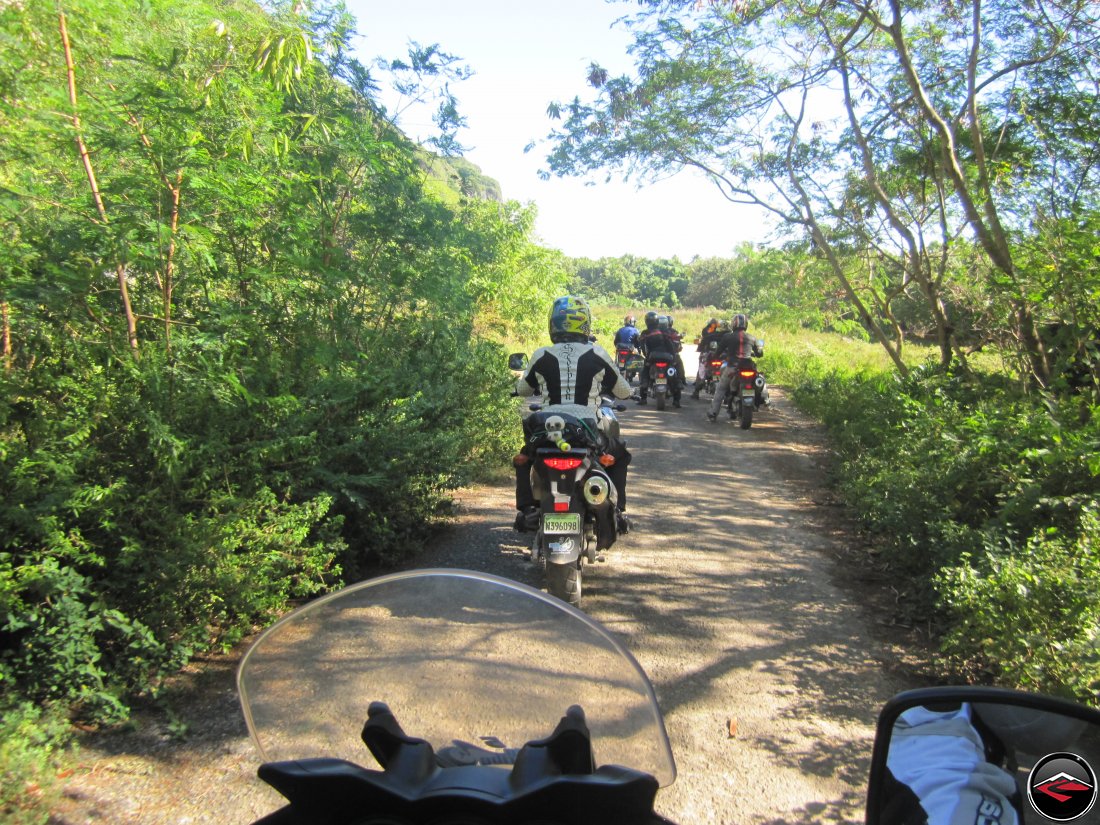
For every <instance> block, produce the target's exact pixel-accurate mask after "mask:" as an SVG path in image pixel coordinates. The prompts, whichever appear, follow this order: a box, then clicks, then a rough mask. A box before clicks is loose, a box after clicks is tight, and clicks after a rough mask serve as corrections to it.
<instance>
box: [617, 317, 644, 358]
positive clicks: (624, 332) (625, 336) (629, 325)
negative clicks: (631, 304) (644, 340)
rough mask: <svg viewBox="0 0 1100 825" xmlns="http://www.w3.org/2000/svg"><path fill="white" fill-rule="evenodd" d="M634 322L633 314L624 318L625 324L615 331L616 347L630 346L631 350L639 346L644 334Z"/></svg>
mask: <svg viewBox="0 0 1100 825" xmlns="http://www.w3.org/2000/svg"><path fill="white" fill-rule="evenodd" d="M634 323H635V320H634V316H633V315H627V316H626V317H625V318H623V325H622V326H621V327H620V328H619V331H618V332H616V333H615V346H616V347H630V351H631V352H633V351H634V350H636V349H637V348H638V342H639V341H640V340H641V337H642V334H641V333H640V332H639V331H638V328H637V327H636V326H635V325H634Z"/></svg>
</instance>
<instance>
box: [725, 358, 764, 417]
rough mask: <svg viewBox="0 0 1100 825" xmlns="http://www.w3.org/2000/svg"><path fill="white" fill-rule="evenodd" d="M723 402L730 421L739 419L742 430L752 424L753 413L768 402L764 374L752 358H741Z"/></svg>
mask: <svg viewBox="0 0 1100 825" xmlns="http://www.w3.org/2000/svg"><path fill="white" fill-rule="evenodd" d="M725 403H726V410H727V412H728V413H729V417H730V421H740V422H741V429H742V430H747V429H748V428H749V427H751V426H752V416H753V413H754V412H756V410H758V409H761V408H762V407H763V406H764V405H765V404H767V403H768V402H767V385H766V382H765V381H764V376H763V375H762V374H761V373H760V371H759V370H758V369H757V368H756V362H755V361H754V360H753V359H751V358H742V359H741V363H740V365H739V366H738V367H737V374H736V375H735V376H734V380H732V381H730V386H729V389H728V390H727V391H726V398H725Z"/></svg>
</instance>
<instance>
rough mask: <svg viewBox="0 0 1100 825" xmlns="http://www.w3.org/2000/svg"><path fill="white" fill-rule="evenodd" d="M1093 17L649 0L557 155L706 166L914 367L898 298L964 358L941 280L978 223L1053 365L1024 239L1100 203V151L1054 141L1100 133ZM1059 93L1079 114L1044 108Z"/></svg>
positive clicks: (1015, 304)
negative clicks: (632, 64) (1098, 156)
mask: <svg viewBox="0 0 1100 825" xmlns="http://www.w3.org/2000/svg"><path fill="white" fill-rule="evenodd" d="M1096 24H1097V19H1096V8H1095V6H1094V5H1093V4H1089V3H1087V2H1084V0H1078V1H1077V2H1073V3H1070V4H1061V3H1046V2H1039V3H1034V4H1024V5H1020V4H1017V3H1009V2H995V3H984V4H979V3H977V2H974V3H950V4H947V5H943V4H919V5H918V6H916V7H910V8H907V9H906V10H904V11H903V10H902V9H901V7H900V3H898V2H896V0H895V1H894V2H891V3H889V4H888V8H887V9H885V10H883V9H882V8H880V6H879V5H876V4H868V3H863V2H859V1H858V0H853V1H852V2H843V3H833V2H829V3H813V4H809V5H805V4H802V5H799V4H791V3H726V2H710V3H703V4H697V3H686V2H647V3H645V4H643V8H642V9H641V11H640V12H638V13H637V14H636V15H634V16H633V17H631V18H629V22H628V25H629V26H630V28H631V30H632V31H633V33H634V36H635V45H634V49H633V53H634V55H635V56H636V60H637V66H636V71H635V73H634V74H633V76H622V77H616V78H611V77H609V75H608V73H607V72H606V71H603V70H601V69H600V68H599V67H598V66H596V67H593V68H592V69H591V70H590V71H589V74H588V79H589V82H590V84H591V85H593V86H594V87H596V89H597V95H596V98H595V100H594V101H592V102H583V101H582V100H580V99H579V98H578V99H576V100H574V101H573V102H572V103H569V104H566V105H555V106H552V107H551V113H552V114H557V115H561V116H563V117H564V120H563V122H562V124H561V126H560V128H559V129H558V130H557V131H556V132H555V133H554V135H553V138H554V139H555V140H556V147H555V148H554V150H553V151H552V152H551V154H550V156H549V165H550V169H551V171H553V172H555V173H557V174H563V175H564V174H584V173H587V172H589V171H591V170H594V169H597V168H604V167H610V168H618V169H623V170H628V171H629V172H630V173H632V174H640V175H647V174H648V175H663V174H667V173H668V172H670V171H676V170H678V169H682V168H684V167H693V168H697V169H700V170H702V171H703V172H704V173H706V174H707V175H708V176H710V178H711V179H712V180H713V181H714V182H715V184H716V185H717V186H718V187H719V188H720V189H721V191H722V192H723V193H724V194H725V195H726V196H727V197H728V198H729V199H730V200H732V201H736V202H741V203H750V204H756V205H757V206H759V207H761V208H762V209H764V210H766V211H767V212H768V213H770V214H771V215H772V216H773V217H774V218H775V219H777V220H778V221H779V222H780V223H781V224H782V225H785V226H787V227H788V228H789V229H790V230H791V231H792V232H793V233H795V235H796V237H801V238H804V239H806V240H808V241H809V242H811V243H812V244H813V248H814V251H815V253H816V254H819V255H821V256H822V259H823V260H824V261H825V262H827V264H828V265H829V268H830V270H831V272H832V276H833V277H834V278H835V279H836V281H837V283H838V284H839V285H840V286H841V288H842V289H843V291H844V293H845V295H846V296H847V299H848V300H849V302H850V303H851V304H852V306H853V307H854V309H855V311H856V313H857V315H858V317H859V319H860V321H861V323H863V324H864V326H865V327H866V328H867V329H868V330H869V331H870V332H871V334H872V335H873V336H874V337H875V338H876V339H877V340H878V341H879V342H880V343H881V344H882V345H883V346H884V347H885V348H886V349H887V351H888V352H889V353H890V355H891V357H892V358H893V360H894V363H895V365H896V366H897V369H898V370H899V371H900V372H902V373H905V372H906V370H907V368H906V366H905V364H904V361H903V360H902V357H901V353H902V344H903V337H904V328H903V325H902V324H901V323H900V322H899V320H898V319H897V318H896V317H895V314H894V305H895V302H896V301H898V300H901V299H903V298H904V299H907V300H914V299H918V298H919V299H920V300H921V301H922V302H923V303H924V305H925V314H926V316H927V317H928V318H930V319H931V323H932V326H933V328H934V330H935V336H936V338H937V340H938V342H939V344H940V349H941V360H942V361H943V362H944V363H948V362H949V361H951V360H952V359H953V358H961V357H962V354H961V352H960V349H959V345H958V340H957V337H956V334H955V333H956V329H955V323H954V321H953V320H952V318H951V317H950V315H949V307H948V305H947V304H946V303H945V301H944V298H943V291H944V288H945V280H944V279H945V278H946V276H947V274H948V273H949V272H951V271H952V270H953V268H954V267H953V266H952V265H951V262H950V258H951V254H952V249H953V247H954V245H955V243H956V242H957V241H958V239H959V238H960V237H963V236H964V235H973V236H974V238H975V239H976V241H977V244H978V248H980V249H981V250H982V252H983V254H984V255H985V258H986V260H987V264H988V265H987V266H985V267H984V268H983V269H981V270H979V271H978V273H977V274H979V275H982V276H983V277H984V278H985V281H984V286H985V289H986V291H987V292H988V293H992V294H996V295H997V296H1000V297H1001V298H1002V299H1003V300H1004V302H1005V303H1006V304H1007V305H1008V307H1009V308H1010V310H1011V317H1012V324H1011V325H1002V326H1004V328H1005V333H1004V334H1003V335H1002V336H1001V338H1002V340H1008V339H1009V338H1012V339H1013V340H1015V341H1016V342H1018V343H1017V345H1018V347H1019V350H1020V352H1021V354H1022V356H1023V358H1024V359H1025V361H1026V363H1027V365H1028V367H1027V371H1028V372H1030V373H1031V374H1033V375H1034V376H1035V378H1036V379H1037V380H1038V381H1039V382H1040V383H1043V384H1046V383H1048V382H1049V379H1050V364H1049V359H1048V358H1047V356H1046V353H1045V351H1044V347H1043V345H1042V342H1041V340H1040V339H1039V336H1038V334H1037V323H1036V320H1035V316H1036V314H1037V313H1042V312H1045V311H1047V310H1046V307H1045V305H1044V304H1043V302H1042V300H1041V299H1040V297H1039V295H1040V293H1041V292H1042V291H1043V289H1042V288H1041V287H1039V284H1036V283H1035V282H1034V280H1033V278H1032V277H1031V274H1030V273H1027V272H1024V271H1022V269H1021V267H1020V266H1019V265H1018V263H1017V261H1016V259H1015V257H1014V256H1015V255H1016V254H1017V252H1016V251H1017V249H1018V248H1019V244H1020V243H1021V239H1022V238H1023V237H1027V235H1028V234H1029V233H1032V234H1033V233H1034V231H1035V228H1036V225H1037V224H1036V221H1035V218H1036V212H1037V207H1041V205H1042V204H1043V203H1044V202H1046V201H1050V202H1052V203H1055V204H1058V205H1059V207H1060V208H1061V211H1063V212H1064V211H1065V206H1064V204H1066V203H1067V202H1072V203H1074V204H1075V209H1076V210H1078V212H1080V210H1082V209H1085V208H1093V205H1094V204H1095V193H1096V184H1097V181H1096V174H1095V171H1094V170H1095V167H1094V166H1093V165H1092V164H1091V161H1090V158H1091V157H1092V156H1093V152H1092V150H1091V149H1089V150H1086V151H1085V152H1084V153H1083V162H1080V163H1078V162H1076V161H1066V162H1063V161H1061V160H1059V159H1057V158H1056V156H1055V155H1054V154H1053V153H1052V152H1051V151H1050V149H1051V148H1052V147H1054V146H1056V145H1057V146H1059V147H1068V146H1071V145H1074V141H1076V140H1080V139H1081V138H1082V137H1083V136H1084V134H1092V135H1095V131H1094V130H1093V126H1094V119H1093V118H1092V116H1091V115H1089V114H1086V111H1087V110H1088V106H1087V104H1088V103H1091V104H1095V102H1096V91H1095V84H1094V83H1092V82H1091V80H1090V78H1091V68H1090V67H1091V66H1093V65H1095V61H1094V44H1093V40H1092V39H1091V37H1090V32H1092V31H1094V29H1095V26H1096ZM1059 105H1064V106H1067V107H1068V108H1067V112H1068V113H1069V114H1071V115H1072V116H1071V117H1068V118H1067V119H1065V120H1060V119H1058V118H1054V117H1050V118H1049V119H1047V118H1043V119H1040V118H1042V114H1041V113H1044V112H1053V111H1057V110H1058V109H1057V107H1058V106H1059ZM1092 108H1093V109H1095V106H1093V107H1092ZM1037 115H1038V116H1037ZM1067 187H1068V189H1069V191H1071V192H1073V193H1074V195H1073V197H1072V198H1066V197H1065V196H1064V191H1065V190H1066V188H1067ZM1043 280H1045V281H1046V283H1047V284H1049V283H1050V281H1049V280H1046V279H1043ZM1037 287H1039V288H1037Z"/></svg>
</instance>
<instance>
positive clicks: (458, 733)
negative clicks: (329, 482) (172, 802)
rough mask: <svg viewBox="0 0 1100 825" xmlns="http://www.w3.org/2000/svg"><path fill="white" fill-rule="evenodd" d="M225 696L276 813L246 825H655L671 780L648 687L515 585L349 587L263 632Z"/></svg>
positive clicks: (454, 579) (590, 633)
mask: <svg viewBox="0 0 1100 825" xmlns="http://www.w3.org/2000/svg"><path fill="white" fill-rule="evenodd" d="M237 687H238V692H239V695H240V701H241V707H242V710H243V712H244V716H245V720H246V722H247V725H248V730H249V733H250V734H251V736H252V739H253V741H254V742H255V744H256V748H257V750H258V751H259V753H260V756H261V758H262V759H263V760H264V764H263V765H261V767H260V769H259V775H260V778H261V779H263V781H265V782H267V783H268V784H269V785H271V786H272V787H273V788H275V789H276V790H277V791H278V792H279V793H280V794H282V795H283V796H284V797H285V798H286V800H287V804H286V805H285V806H284V807H282V808H280V809H279V810H277V811H275V812H274V813H272V814H270V815H268V816H267V817H265V818H263V819H261V820H259V822H258V823H257V825H260V823H262V825H305V823H310V825H318V823H326V824H327V825H369V824H370V823H377V825H382V823H386V824H387V825H388V824H389V823H405V825H420V823H433V825H443V823H485V824H486V825H488V824H489V823H531V822H540V823H577V825H599V824H600V823H624V825H625V823H631V824H632V825H633V824H634V823H654V825H658V823H667V822H668V821H667V820H664V819H662V818H661V817H659V816H658V815H657V814H655V813H654V811H653V802H654V799H655V798H656V794H657V790H658V788H659V787H660V786H663V785H669V784H671V783H672V782H673V781H674V779H675V776H676V765H675V761H674V759H673V757H672V749H671V747H670V745H669V741H668V734H667V733H666V732H665V727H664V721H663V719H662V717H661V713H660V710H659V708H658V706H657V701H656V697H655V694H654V691H653V686H652V685H651V684H650V682H649V679H648V678H647V677H646V675H645V672H644V671H643V670H642V669H641V667H640V666H639V665H638V663H637V662H636V661H635V660H634V657H633V656H631V654H630V653H629V652H628V651H627V650H626V649H625V648H624V647H623V646H622V644H621V643H620V642H618V641H617V640H616V639H615V637H613V636H612V635H611V633H610V632H608V631H607V630H606V629H605V628H604V627H603V626H602V625H600V624H598V623H597V622H595V621H593V620H592V619H590V618H588V617H587V616H585V615H584V614H583V613H581V612H580V611H579V610H575V609H574V608H571V607H569V606H568V605H566V604H564V603H563V602H561V601H560V600H558V599H555V598H551V597H549V596H547V595H546V594H544V593H542V592H540V591H538V590H534V589H533V588H530V587H527V586H525V585H521V584H518V583H516V582H512V581H508V580H506V579H501V578H497V577H495V576H489V575H486V574H482V573H476V572H472V571H465V570H424V571H415V572H411V573H397V574H393V575H389V576H385V577H382V578H379V579H373V580H370V581H367V582H363V583H361V584H358V585H353V586H351V587H348V588H346V589H344V590H341V591H339V592H336V593H333V594H330V595H328V596H325V597H322V598H320V599H317V600H316V601H313V602H311V603H309V604H307V605H305V606H304V607H301V608H299V609H298V610H296V611H294V612H293V613H290V614H289V615H287V616H286V617H284V618H283V619H282V620H280V621H279V622H278V623H277V624H275V625H274V626H273V627H271V628H270V629H269V630H267V631H265V632H264V633H263V634H262V635H261V636H260V637H259V638H258V639H257V640H256V642H255V643H254V644H253V645H252V647H251V648H250V649H249V650H248V652H247V653H246V654H245V656H244V658H243V660H242V662H241V665H240V668H239V670H238V674H237ZM559 717H560V718H559ZM364 722H365V726H364ZM403 723H404V724H407V725H408V726H409V734H406V733H405V730H404V728H403V727H402V724H403ZM555 724H556V727H555ZM410 734H411V735H410ZM363 745H365V746H366V753H365V752H364V750H363ZM368 753H369V755H370V756H372V757H373V758H374V761H375V762H377V765H378V768H380V770H379V769H378V768H374V767H370V768H368V767H362V766H360V763H361V762H363V761H365V760H366V758H367V754H368ZM597 757H598V758H599V760H600V761H599V762H598V763H597Z"/></svg>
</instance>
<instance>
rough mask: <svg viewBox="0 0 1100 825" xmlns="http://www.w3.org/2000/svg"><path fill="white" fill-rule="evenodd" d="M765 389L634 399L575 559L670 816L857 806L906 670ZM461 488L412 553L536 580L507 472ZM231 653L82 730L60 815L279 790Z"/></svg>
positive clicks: (798, 424) (813, 813) (168, 806)
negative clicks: (245, 707) (645, 735)
mask: <svg viewBox="0 0 1100 825" xmlns="http://www.w3.org/2000/svg"><path fill="white" fill-rule="evenodd" d="M689 360H690V359H689ZM772 401H773V404H772V408H771V409H769V410H766V411H764V412H761V413H759V414H758V415H757V418H756V419H755V421H754V423H753V426H752V428H751V429H750V430H741V429H740V428H739V427H738V426H737V425H736V424H732V423H729V422H727V421H725V420H724V416H722V417H720V418H719V422H718V423H715V424H712V423H710V422H708V421H707V420H706V419H705V416H704V412H705V409H706V407H705V404H704V402H702V401H693V400H691V399H690V398H689V397H687V396H685V398H684V406H683V409H679V410H676V409H671V408H670V409H668V410H666V411H664V412H658V411H657V410H656V409H655V407H654V406H653V405H652V403H651V404H650V405H649V406H646V407H640V406H635V405H634V404H633V403H632V402H628V405H629V409H628V410H627V411H626V412H624V413H622V414H621V419H622V422H623V428H624V435H625V436H626V438H627V440H628V445H629V447H630V449H631V450H632V452H633V454H634V461H633V463H632V465H631V469H630V486H629V501H628V505H629V506H628V510H629V511H630V513H631V515H632V516H633V517H634V520H635V530H633V531H632V532H631V533H630V534H629V535H627V536H625V537H624V538H623V539H621V540H620V542H619V543H617V544H616V545H615V547H614V548H612V550H611V551H609V552H608V553H607V554H606V559H607V560H606V562H605V563H602V564H597V565H594V566H588V567H586V568H585V575H584V582H583V584H584V592H583V604H582V607H583V609H584V610H585V611H586V612H587V613H589V614H590V615H592V616H593V617H595V618H596V619H597V620H599V621H600V622H602V623H604V624H605V625H606V626H607V627H608V628H610V629H611V630H612V631H613V632H614V633H616V634H618V636H619V637H620V638H621V639H622V640H623V641H624V642H625V644H626V646H627V647H628V648H629V649H630V650H631V651H632V652H633V653H634V654H635V656H636V657H637V659H638V661H639V662H640V663H641V665H642V667H643V668H644V669H645V671H646V672H647V673H648V674H649V676H650V678H651V680H652V681H653V683H654V686H655V688H656V693H657V697H658V700H659V702H660V705H661V709H662V711H663V712H664V715H665V722H666V725H667V728H668V733H669V737H670V739H671V742H672V748H673V752H674V754H675V757H676V761H677V768H678V778H677V781H676V782H675V784H673V785H672V786H671V787H669V788H665V789H663V790H662V791H661V792H660V794H659V795H658V810H659V812H660V813H662V814H663V815H665V816H667V817H669V818H671V819H673V820H674V821H676V822H678V823H681V825H688V824H689V823H760V824H761V825H763V824H764V823H809V822H814V823H822V822H853V823H854V822H861V821H862V817H863V807H862V806H863V793H864V789H865V784H866V776H867V769H868V766H869V763H870V750H871V742H872V738H873V730H874V720H875V717H876V714H877V710H878V708H879V707H881V705H882V704H883V702H885V701H886V699H887V698H889V697H890V696H891V695H893V694H894V693H896V692H898V691H899V690H903V689H905V688H907V687H912V686H914V685H913V684H907V683H906V679H905V677H904V676H899V675H898V670H897V668H896V667H895V664H896V662H897V660H898V659H899V657H900V656H901V655H902V651H901V650H899V649H896V648H895V647H894V646H893V645H892V644H891V643H890V642H888V641H886V639H885V637H884V636H883V635H882V634H881V633H879V632H877V629H878V628H877V618H876V616H875V614H874V613H873V612H871V611H869V610H867V609H866V603H865V600H864V598H863V593H861V588H865V587H867V585H866V583H861V582H860V581H858V580H857V579H858V577H853V575H852V572H853V570H856V569H857V568H855V567H853V565H852V563H851V561H850V556H849V554H848V553H847V550H848V548H849V544H850V542H851V541H852V538H851V535H852V534H851V533H850V531H849V530H848V529H847V528H846V527H845V525H844V523H843V513H842V510H841V509H840V508H837V507H835V506H833V505H832V504H831V503H830V502H829V500H828V494H827V492H826V491H825V489H824V480H823V479H824V462H825V461H826V458H827V457H826V454H825V452H824V446H823V440H822V434H821V432H820V429H819V428H818V427H817V426H816V425H815V424H814V423H813V422H811V421H810V420H808V419H806V418H805V417H804V416H802V415H801V414H799V413H798V412H797V411H796V410H795V409H793V407H792V406H791V405H790V404H789V402H788V400H787V399H786V398H785V396H784V394H783V392H782V391H781V390H778V389H776V390H773V392H772ZM459 504H460V508H459V509H460V514H459V516H458V518H457V520H456V523H455V524H454V525H453V527H452V528H450V529H448V530H446V531H444V533H443V534H441V536H440V538H439V541H438V542H437V543H436V544H435V546H434V547H433V548H432V549H431V550H430V551H429V552H427V553H426V554H424V555H423V556H422V557H420V558H418V559H417V560H416V564H415V566H417V567H433V566H440V567H464V568H470V569H476V570H482V571H486V572H491V573H495V574H497V575H502V576H505V577H508V578H512V579H516V580H518V581H522V582H525V583H527V584H531V585H533V586H536V587H538V586H541V585H542V584H543V582H542V581H541V573H540V571H538V569H537V568H536V567H534V566H533V565H531V564H530V562H529V561H528V560H527V553H528V543H529V542H528V540H527V536H526V535H521V534H517V533H515V532H513V531H512V529H511V522H512V516H513V513H514V511H513V509H512V506H513V492H512V489H511V485H503V486H481V487H476V488H471V489H468V490H464V491H462V493H461V495H460V496H459ZM875 586H878V585H875ZM235 664H236V660H235V658H234V657H221V658H215V659H212V660H208V661H206V662H205V663H203V664H202V666H200V667H197V668H194V669H193V670H192V672H191V674H190V675H189V676H188V677H187V679H185V680H184V684H185V687H184V688H183V689H182V692H181V693H178V694H177V698H176V699H175V700H174V705H173V706H174V709H175V714H176V717H175V719H176V721H175V724H174V725H173V724H169V723H168V722H167V721H166V720H165V719H164V718H163V716H161V717H157V716H149V717H145V718H143V719H140V720H139V722H141V724H139V726H138V728H137V730H136V731H133V732H130V733H126V734H115V735H112V736H96V737H91V738H90V739H89V740H88V742H87V744H86V745H85V750H84V754H83V758H82V759H81V763H80V765H79V766H78V767H77V768H76V770H75V772H74V773H73V774H72V775H71V776H69V777H68V778H67V780H66V783H67V784H66V790H65V798H64V799H63V801H62V803H61V804H60V805H59V806H58V807H57V810H56V814H55V816H54V818H53V819H52V822H53V823H54V825H75V824H76V823H101V822H110V823H120V825H125V823H143V825H144V824H146V823H156V824H159V823H166V824H167V823H215V822H217V823H227V822H228V823H247V822H250V821H252V820H253V819H255V818H257V817H258V816H260V815H261V814H263V813H266V812H269V811H271V810H273V809H274V808H275V807H277V802H278V797H277V796H276V795H274V794H273V792H271V791H269V790H268V789H266V788H265V787H264V786H262V785H261V784H260V783H259V782H258V780H256V779H255V778H254V771H255V754H254V752H253V750H252V746H251V744H250V742H249V741H248V739H247V736H246V733H245V730H244V726H243V722H242V721H241V719H240V713H239V711H238V709H237V707H236V696H235V692H234V687H233V678H232V675H233V668H234V667H235ZM188 680H191V683H190V684H188ZM182 726H186V729H187V735H186V737H184V738H183V739H182V740H181V739H179V738H177V737H174V736H172V735H171V734H172V728H175V729H176V730H177V731H178V730H179V729H180V728H181V727H182Z"/></svg>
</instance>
